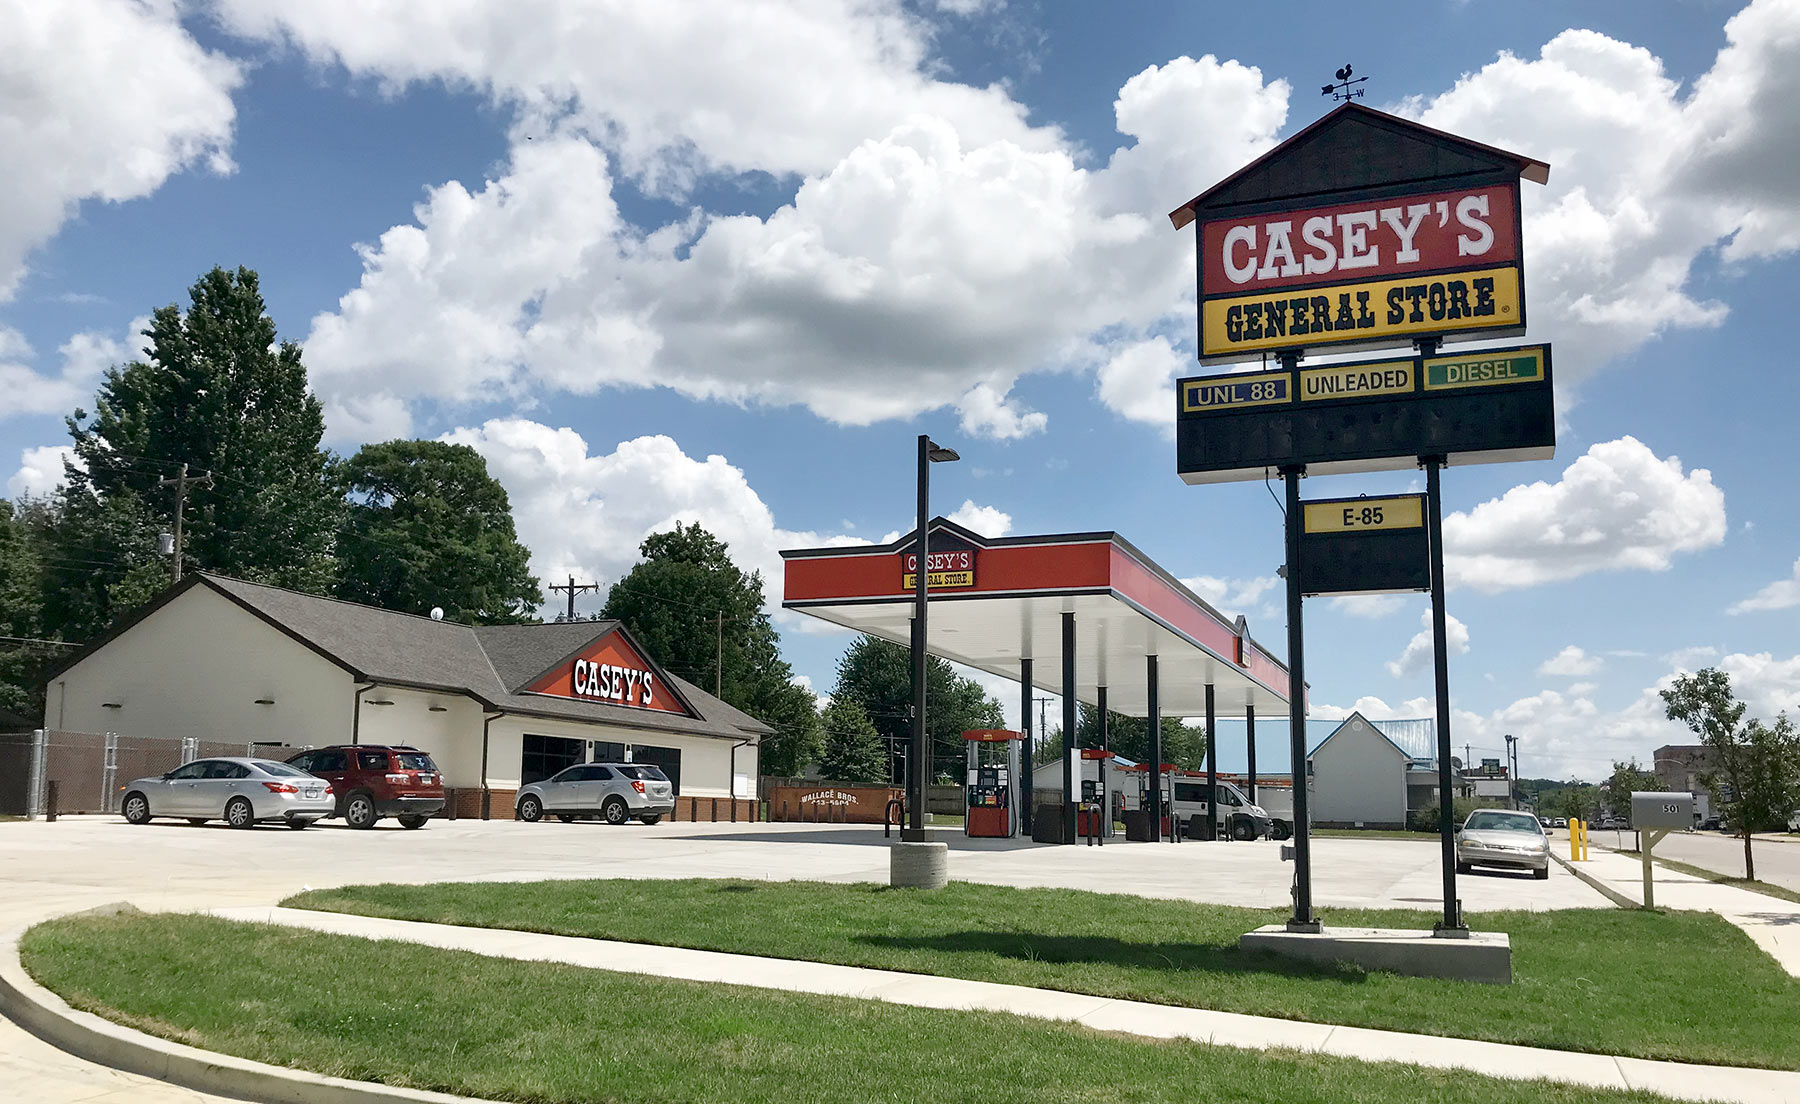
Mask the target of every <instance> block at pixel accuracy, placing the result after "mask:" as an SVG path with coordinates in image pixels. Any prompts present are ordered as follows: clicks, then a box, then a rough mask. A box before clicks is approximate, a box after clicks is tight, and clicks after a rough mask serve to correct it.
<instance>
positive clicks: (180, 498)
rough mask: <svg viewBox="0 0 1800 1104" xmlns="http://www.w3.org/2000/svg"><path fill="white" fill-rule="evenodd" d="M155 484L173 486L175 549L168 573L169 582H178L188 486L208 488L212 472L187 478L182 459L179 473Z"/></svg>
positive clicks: (185, 466)
mask: <svg viewBox="0 0 1800 1104" xmlns="http://www.w3.org/2000/svg"><path fill="white" fill-rule="evenodd" d="M156 485H157V486H158V487H173V488H175V549H174V553H173V557H172V558H171V560H170V562H169V575H170V581H171V582H175V583H179V582H180V581H181V516H182V514H184V513H186V512H187V495H188V488H190V487H206V488H209V489H210V488H211V487H212V485H213V479H212V472H207V473H206V474H205V475H202V476H199V477H198V478H195V479H189V478H188V466H187V462H186V461H185V460H184V461H182V464H181V474H180V475H177V476H175V477H174V478H172V479H159V480H157V481H156Z"/></svg>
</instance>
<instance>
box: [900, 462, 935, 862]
mask: <svg viewBox="0 0 1800 1104" xmlns="http://www.w3.org/2000/svg"><path fill="white" fill-rule="evenodd" d="M918 490H919V559H918V562H917V563H916V564H914V565H913V631H912V714H913V715H912V741H911V747H910V748H909V749H908V754H907V756H906V761H907V772H906V808H907V817H906V819H907V826H906V828H905V830H904V831H902V832H901V833H900V838H901V839H903V840H906V841H908V842H914V843H917V842H921V841H924V840H927V839H929V838H930V837H929V836H927V835H926V833H925V769H926V762H925V679H926V673H927V671H928V669H929V662H928V660H927V659H926V650H925V649H926V647H927V644H928V642H929V639H930V638H929V637H927V636H926V635H925V617H926V611H927V609H928V608H929V604H928V601H927V588H928V587H929V586H930V583H931V438H930V437H929V436H927V435H926V434H923V433H921V434H919V482H918Z"/></svg>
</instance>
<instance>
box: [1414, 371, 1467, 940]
mask: <svg viewBox="0 0 1800 1104" xmlns="http://www.w3.org/2000/svg"><path fill="white" fill-rule="evenodd" d="M1426 355H1430V354H1429V353H1427V354H1426ZM1424 463H1425V499H1426V502H1425V520H1426V523H1427V524H1428V525H1430V526H1431V658H1432V663H1433V665H1434V666H1435V668H1436V671H1435V673H1436V676H1437V679H1436V691H1437V756H1438V839H1439V845H1440V848H1441V850H1442V852H1443V854H1442V860H1443V864H1444V918H1443V919H1442V920H1440V921H1439V922H1438V923H1437V925H1436V929H1437V934H1439V935H1450V936H1466V935H1468V933H1469V929H1468V927H1467V925H1465V924H1464V923H1463V922H1462V905H1461V903H1460V902H1459V901H1458V900H1457V899H1456V797H1455V795H1454V794H1453V793H1452V789H1453V783H1452V781H1451V777H1450V655H1449V649H1448V647H1447V646H1446V641H1445V636H1444V622H1445V615H1444V499H1443V493H1442V491H1441V489H1440V488H1439V486H1438V471H1439V469H1440V468H1442V467H1443V465H1444V458H1443V457H1441V456H1428V457H1425V458H1424Z"/></svg>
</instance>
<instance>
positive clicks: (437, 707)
mask: <svg viewBox="0 0 1800 1104" xmlns="http://www.w3.org/2000/svg"><path fill="white" fill-rule="evenodd" d="M431 712H433V713H448V712H450V708H449V707H448V706H444V705H434V706H432V707H431Z"/></svg>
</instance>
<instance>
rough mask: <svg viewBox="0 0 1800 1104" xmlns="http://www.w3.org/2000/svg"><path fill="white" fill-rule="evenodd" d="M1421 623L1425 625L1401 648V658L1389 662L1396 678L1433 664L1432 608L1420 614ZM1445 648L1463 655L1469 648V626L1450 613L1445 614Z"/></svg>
mask: <svg viewBox="0 0 1800 1104" xmlns="http://www.w3.org/2000/svg"><path fill="white" fill-rule="evenodd" d="M1419 623H1420V624H1421V625H1423V626H1425V627H1424V628H1422V629H1420V630H1419V631H1418V632H1417V633H1416V634H1414V636H1413V638H1412V639H1411V640H1409V641H1407V642H1406V647H1405V648H1404V649H1402V650H1401V652H1400V656H1399V658H1397V659H1393V660H1390V661H1389V662H1388V665H1387V669H1388V674H1390V675H1392V676H1394V677H1395V678H1404V677H1405V676H1407V675H1410V674H1413V673H1414V672H1416V671H1423V670H1424V669H1426V668H1427V667H1430V666H1431V656H1432V648H1431V642H1432V632H1431V611H1430V610H1426V611H1425V612H1424V613H1423V614H1421V615H1420V616H1419ZM1444 650H1445V651H1446V652H1447V653H1448V654H1450V655H1462V654H1464V653H1465V652H1467V651H1468V650H1469V627H1468V626H1467V625H1465V624H1463V623H1462V622H1461V621H1458V620H1457V619H1456V618H1454V617H1452V616H1450V615H1449V614H1445V615H1444Z"/></svg>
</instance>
